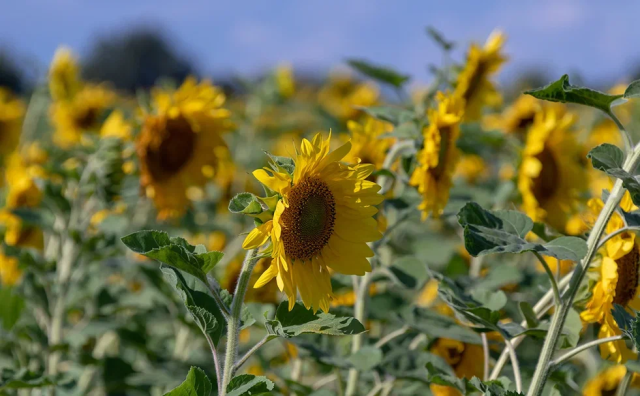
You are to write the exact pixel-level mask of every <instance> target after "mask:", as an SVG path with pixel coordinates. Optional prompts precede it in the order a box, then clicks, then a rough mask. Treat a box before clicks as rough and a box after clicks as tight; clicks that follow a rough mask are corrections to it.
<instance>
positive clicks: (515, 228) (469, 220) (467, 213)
mask: <svg viewBox="0 0 640 396" xmlns="http://www.w3.org/2000/svg"><path fill="white" fill-rule="evenodd" d="M458 223H459V224H460V226H462V228H464V244H465V247H466V249H467V251H468V252H469V253H470V254H471V255H472V256H478V255H484V254H489V253H523V252H537V253H540V254H542V255H545V256H551V257H555V258H557V259H560V260H572V261H576V262H577V261H580V260H581V259H582V258H583V257H584V255H585V254H586V253H587V244H586V242H585V241H584V240H583V239H580V238H577V237H559V238H556V239H553V240H551V241H549V242H546V243H544V244H540V243H533V242H529V241H527V240H526V239H525V237H526V235H527V234H528V233H529V232H530V231H532V230H533V222H532V221H531V219H530V218H529V217H527V216H526V215H525V214H523V213H520V212H517V211H514V210H496V211H489V210H485V209H483V208H482V207H480V205H478V204H477V203H475V202H469V203H467V204H466V205H465V206H464V207H463V208H462V209H460V211H459V212H458Z"/></svg>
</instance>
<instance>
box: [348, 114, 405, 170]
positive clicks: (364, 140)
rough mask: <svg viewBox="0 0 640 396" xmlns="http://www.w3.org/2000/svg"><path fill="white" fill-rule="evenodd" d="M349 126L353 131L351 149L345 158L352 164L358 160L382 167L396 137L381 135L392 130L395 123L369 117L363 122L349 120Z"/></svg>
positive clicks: (377, 167)
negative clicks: (383, 136)
mask: <svg viewBox="0 0 640 396" xmlns="http://www.w3.org/2000/svg"><path fill="white" fill-rule="evenodd" d="M347 128H349V132H351V151H350V152H349V154H347V155H346V156H345V158H344V160H345V161H346V162H348V163H350V164H356V163H358V161H360V162H364V163H366V164H373V166H375V168H376V169H382V164H383V162H384V159H385V157H386V155H387V150H389V148H390V147H391V146H392V145H393V143H394V142H395V140H396V139H395V138H388V137H387V138H381V137H380V136H381V135H382V134H384V133H387V132H391V131H392V130H393V125H391V124H389V123H388V122H384V121H380V120H376V119H375V118H373V117H367V118H366V119H365V120H364V122H363V123H358V122H356V121H348V122H347Z"/></svg>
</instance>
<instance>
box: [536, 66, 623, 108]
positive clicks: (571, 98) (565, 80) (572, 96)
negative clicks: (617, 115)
mask: <svg viewBox="0 0 640 396" xmlns="http://www.w3.org/2000/svg"><path fill="white" fill-rule="evenodd" d="M524 93H525V94H528V95H531V96H533V97H535V98H538V99H542V100H548V101H550V102H561V103H576V104H581V105H586V106H591V107H595V108H596V109H600V110H602V111H604V112H605V113H609V112H610V111H611V110H610V109H611V104H612V103H613V102H615V101H616V100H618V99H620V98H621V97H622V95H609V94H606V93H603V92H600V91H596V90H593V89H589V88H584V87H577V86H574V85H571V84H570V83H569V76H568V75H566V74H565V75H563V76H562V77H560V79H559V80H558V81H555V82H552V83H551V84H549V85H547V86H544V87H542V88H537V89H532V90H529V91H525V92H524Z"/></svg>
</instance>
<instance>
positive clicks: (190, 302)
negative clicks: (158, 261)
mask: <svg viewBox="0 0 640 396" xmlns="http://www.w3.org/2000/svg"><path fill="white" fill-rule="evenodd" d="M160 269H161V270H162V272H163V273H164V275H165V278H166V279H167V281H168V282H169V283H170V284H171V285H172V286H173V287H175V289H176V291H177V292H178V294H179V295H180V297H181V299H182V301H183V302H184V305H185V306H186V307H187V309H188V310H189V312H190V313H191V315H192V317H193V320H194V321H195V322H196V324H197V325H198V327H199V328H200V330H201V331H202V332H203V334H204V335H205V336H206V337H210V338H211V340H212V342H213V343H214V345H218V342H219V341H220V337H222V334H223V331H224V328H225V324H226V321H225V318H224V315H223V314H222V312H221V311H220V308H219V307H218V304H217V303H216V301H215V299H214V298H213V297H211V296H210V295H209V294H208V293H206V292H204V291H200V290H196V289H195V286H192V285H189V283H188V282H187V279H186V278H185V276H184V275H183V274H182V273H181V272H180V271H179V270H177V269H175V268H173V267H169V266H161V267H160Z"/></svg>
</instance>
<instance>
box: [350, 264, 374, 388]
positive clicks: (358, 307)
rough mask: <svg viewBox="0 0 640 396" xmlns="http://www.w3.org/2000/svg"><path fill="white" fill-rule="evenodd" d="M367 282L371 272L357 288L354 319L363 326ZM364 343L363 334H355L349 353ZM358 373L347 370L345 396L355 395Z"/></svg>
mask: <svg viewBox="0 0 640 396" xmlns="http://www.w3.org/2000/svg"><path fill="white" fill-rule="evenodd" d="M369 282H371V272H367V273H366V274H364V277H363V278H362V282H361V283H360V286H359V287H358V295H357V296H356V302H355V307H354V308H355V313H354V316H355V318H356V319H357V320H358V321H359V322H360V323H362V324H364V321H365V317H366V307H367V297H369ZM363 341H364V333H360V334H356V335H354V336H353V341H352V344H351V353H352V354H353V353H356V352H358V351H359V350H360V348H361V347H362V342H363ZM359 376H360V373H359V372H358V370H356V369H354V368H352V369H349V377H348V378H347V389H346V391H345V396H353V395H355V393H356V388H357V387H358V377H359Z"/></svg>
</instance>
